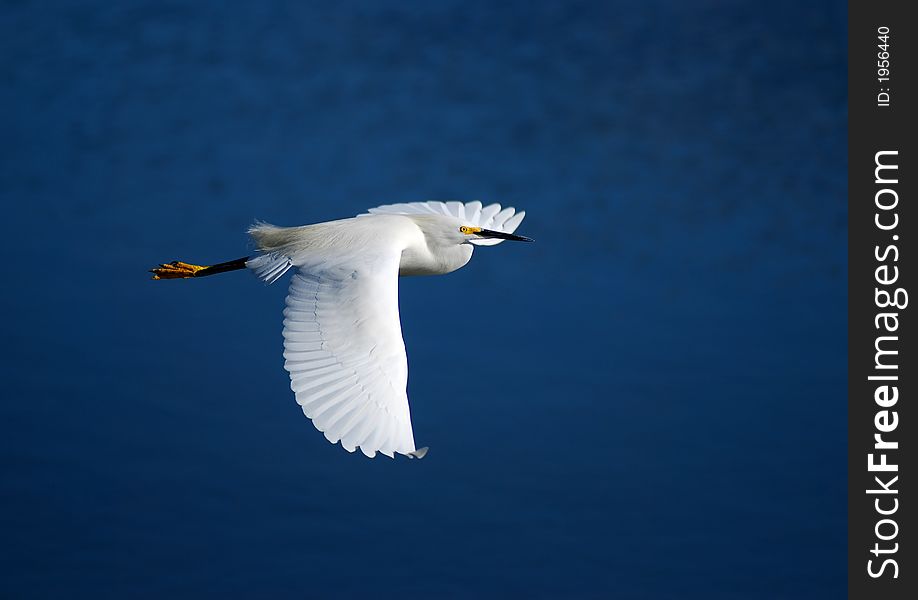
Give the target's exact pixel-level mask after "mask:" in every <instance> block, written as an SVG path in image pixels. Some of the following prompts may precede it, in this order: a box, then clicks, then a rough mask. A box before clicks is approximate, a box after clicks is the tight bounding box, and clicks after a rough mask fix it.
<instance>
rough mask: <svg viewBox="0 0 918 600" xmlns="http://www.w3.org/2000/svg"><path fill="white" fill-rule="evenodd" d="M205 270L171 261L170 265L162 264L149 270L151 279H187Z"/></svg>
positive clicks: (198, 266)
mask: <svg viewBox="0 0 918 600" xmlns="http://www.w3.org/2000/svg"><path fill="white" fill-rule="evenodd" d="M206 268H207V267H202V266H200V265H190V264H188V263H184V262H182V261H179V260H173V261H172V262H171V263H164V264H161V265H159V266H158V267H156V268H155V269H150V273H153V279H188V278H189V277H194V274H195V273H197V272H198V271H200V270H201V269H206Z"/></svg>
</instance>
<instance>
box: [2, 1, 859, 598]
mask: <svg viewBox="0 0 918 600" xmlns="http://www.w3.org/2000/svg"><path fill="white" fill-rule="evenodd" d="M0 31H2V35H0V82H2V85H0V132H2V137H0V142H2V143H0V200H2V207H3V215H4V226H3V233H2V236H0V237H2V239H3V241H2V244H3V260H4V264H3V268H2V277H3V283H2V289H3V293H2V294H0V309H2V314H3V319H2V322H0V331H2V339H3V348H4V350H3V360H2V361H0V374H2V381H3V394H2V395H3V400H2V403H0V466H2V478H0V498H2V511H0V530H2V532H3V536H2V537H3V544H2V547H0V596H4V597H10V598H27V597H45V598H61V597H92V598H106V597H110V598H167V597H187V598H205V597H214V598H217V597H219V598H227V597H234V598H235V597H240V598H288V597H289V598H336V597H338V598H359V597H373V598H396V597H398V598H405V597H417V598H484V597H526V598H581V597H582V598H705V599H710V598H731V599H735V598H807V599H812V598H839V597H843V594H844V589H845V587H844V586H845V583H844V578H845V573H846V567H845V561H846V541H845V540H846V529H845V527H846V523H845V520H846V500H845V496H846V476H845V469H846V465H845V460H846V384H845V376H846V364H845V361H846V349H847V342H846V331H847V330H846V277H847V275H846V268H847V265H846V225H847V208H846V182H845V177H846V166H847V165H846V161H847V159H846V153H847V141H846V116H847V96H846V85H847V79H846V62H845V55H846V51H847V45H846V34H847V21H846V6H845V3H843V2H810V3H800V2H790V1H784V0H773V1H770V2H753V1H749V2H740V1H704V2H682V1H679V0H670V1H645V2H640V3H638V2H621V3H613V2H596V3H590V2H554V3H544V2H536V3H533V2H471V1H456V2H406V3H390V4H382V3H377V2H357V3H350V2H348V3H337V2H335V3H332V2H329V3H305V2H303V3H298V2H291V3H274V2H271V3H268V2H265V3H257V2H253V3H245V4H243V3H227V2H189V3H183V2H155V3H154V2H139V1H134V0H131V1H127V0H125V1H120V2H95V3H82V2H80V3H78V2H67V3H28V2H5V3H4V4H3V7H2V8H0ZM476 198H477V199H481V200H483V201H485V202H486V203H487V202H500V203H502V204H504V205H512V206H516V207H517V208H520V209H525V210H526V211H527V217H526V220H525V221H524V222H523V225H522V226H521V228H520V232H521V233H524V234H525V235H529V236H531V237H534V238H535V239H536V240H537V243H536V244H511V243H505V244H502V245H500V246H498V247H495V248H484V249H479V250H478V251H476V254H475V256H474V258H473V260H472V261H471V263H470V264H469V265H468V266H467V267H466V268H464V269H462V270H461V271H458V272H456V273H454V274H452V275H449V276H447V277H437V278H414V279H407V280H402V282H401V298H400V302H401V311H402V322H403V328H404V337H405V342H406V345H407V348H408V354H409V362H410V366H411V376H410V382H409V396H410V398H411V405H412V416H413V423H414V430H415V434H416V439H417V441H418V444H419V445H429V446H430V447H431V451H430V454H429V456H428V457H427V458H426V459H425V460H423V461H408V460H404V459H402V460H395V461H392V460H389V459H387V458H377V459H375V460H367V459H366V458H364V457H363V456H361V455H359V454H357V455H351V454H348V453H347V452H345V451H343V450H342V449H341V448H340V446H332V445H330V444H328V443H327V442H326V441H325V439H324V437H323V436H322V435H321V434H320V433H318V432H317V431H316V430H315V429H314V428H313V427H312V425H311V424H310V423H309V422H308V421H307V420H306V419H305V418H304V417H303V415H302V413H301V412H300V409H299V407H298V406H297V405H296V404H295V402H294V400H293V396H292V393H291V392H290V390H289V387H288V380H287V375H286V373H285V372H284V370H283V368H282V365H283V359H282V356H281V335H280V330H281V319H282V316H281V310H282V308H283V298H284V295H285V285H284V284H278V285H274V286H271V287H265V286H263V285H261V284H260V283H259V282H258V281H257V280H255V279H254V278H253V277H251V276H249V275H247V274H245V273H236V274H231V275H226V276H221V277H216V278H211V279H207V280H202V281H187V282H151V281H149V280H148V278H147V277H148V274H147V273H145V269H147V268H149V267H151V266H152V265H153V264H154V263H156V262H159V261H164V260H171V259H174V258H181V259H186V260H192V261H201V262H203V263H210V262H215V261H220V260H227V259H232V258H236V257H238V256H243V255H245V254H247V253H248V252H250V250H251V248H250V246H249V245H248V241H247V239H246V237H245V234H244V231H245V229H246V227H247V226H248V225H249V224H250V223H252V222H253V220H255V219H263V220H267V221H270V222H274V223H278V224H283V225H293V224H302V223H310V222H318V221H323V220H329V219H334V218H340V217H345V216H350V215H354V214H357V213H359V212H362V211H364V210H365V209H367V208H369V207H371V206H375V205H378V204H384V203H391V202H402V201H413V200H426V199H464V200H471V199H476Z"/></svg>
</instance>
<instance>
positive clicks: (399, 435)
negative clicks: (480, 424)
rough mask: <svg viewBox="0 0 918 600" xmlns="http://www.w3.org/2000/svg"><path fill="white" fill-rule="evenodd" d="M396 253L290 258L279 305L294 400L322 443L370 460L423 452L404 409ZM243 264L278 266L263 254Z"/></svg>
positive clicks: (404, 369) (404, 371) (277, 260)
mask: <svg viewBox="0 0 918 600" xmlns="http://www.w3.org/2000/svg"><path fill="white" fill-rule="evenodd" d="M399 257H400V253H399V252H398V251H397V250H395V249H393V250H392V251H390V252H386V253H374V255H373V256H372V257H365V258H363V259H355V260H344V261H341V260H337V261H333V262H331V263H329V262H319V264H305V265H301V264H298V263H299V262H300V261H297V260H296V257H294V259H293V261H292V262H293V263H294V266H298V267H299V269H298V271H297V273H296V274H295V275H294V276H293V278H292V279H291V282H290V291H289V294H288V295H287V308H286V309H285V310H284V317H285V318H284V358H285V359H286V362H285V363H284V368H286V369H287V371H288V372H289V373H290V380H291V383H290V387H291V388H292V389H293V391H294V393H295V394H296V401H297V403H298V404H300V406H301V407H302V408H303V412H304V413H305V414H306V416H307V417H309V418H310V419H311V420H312V423H313V425H315V426H316V429H318V430H319V431H322V432H324V433H325V437H326V438H328V441H330V442H332V443H333V444H334V443H337V442H339V441H340V442H341V445H342V446H343V447H344V448H345V449H346V450H347V451H348V452H353V451H354V450H355V449H356V448H358V447H359V448H360V450H361V451H362V452H363V453H364V454H366V455H367V456H369V457H370V458H372V457H374V456H375V455H376V453H377V452H382V453H383V454H385V455H386V456H389V457H392V456H393V455H394V453H396V452H398V453H399V454H405V455H408V456H412V457H413V456H423V451H416V449H415V446H414V434H413V433H412V430H411V416H410V414H409V410H408V394H407V385H408V359H407V357H406V356H405V343H404V341H403V340H402V332H401V325H400V323H399V315H398V263H399ZM259 259H261V260H263V261H264V262H265V264H264V265H261V264H259V263H257V261H258V260H259ZM250 263H254V264H250V266H251V267H252V268H253V269H255V271H256V273H258V272H259V271H260V270H263V271H266V272H265V273H264V275H263V276H267V277H266V278H271V277H272V276H273V275H274V273H273V271H274V270H275V269H276V268H277V267H275V268H270V265H271V264H281V265H283V264H284V263H283V262H281V261H280V258H279V257H277V256H272V255H270V254H266V255H263V256H262V257H258V258H256V259H253V261H250ZM287 264H289V263H287ZM280 268H283V267H280Z"/></svg>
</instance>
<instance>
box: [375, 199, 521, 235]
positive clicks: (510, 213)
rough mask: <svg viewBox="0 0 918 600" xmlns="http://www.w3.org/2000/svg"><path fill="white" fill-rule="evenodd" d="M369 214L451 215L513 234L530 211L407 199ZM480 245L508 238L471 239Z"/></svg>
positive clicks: (475, 204) (494, 205)
mask: <svg viewBox="0 0 918 600" xmlns="http://www.w3.org/2000/svg"><path fill="white" fill-rule="evenodd" d="M368 214H374V215H447V216H450V217H456V218H457V219H460V220H462V221H465V222H466V223H467V224H468V225H471V226H473V227H481V228H483V229H491V230H494V231H502V232H504V233H513V232H514V231H516V228H517V227H519V225H520V223H521V222H522V221H523V217H525V216H526V211H520V212H516V209H514V208H513V207H508V208H505V209H503V210H501V208H500V204H489V205H488V206H484V207H482V205H481V202H479V201H478V200H475V201H474V202H465V203H462V202H437V201H430V202H407V203H402V204H386V205H384V206H377V207H376V208H371V209H370V210H369V211H368ZM470 241H471V243H473V244H475V245H477V246H493V245H495V244H499V243H501V242H503V241H504V240H501V239H498V238H491V239H480V240H470Z"/></svg>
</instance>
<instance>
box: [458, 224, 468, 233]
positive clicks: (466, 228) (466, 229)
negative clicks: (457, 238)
mask: <svg viewBox="0 0 918 600" xmlns="http://www.w3.org/2000/svg"><path fill="white" fill-rule="evenodd" d="M459 232H460V233H471V232H470V231H469V228H468V227H466V226H465V225H463V226H462V227H460V228H459Z"/></svg>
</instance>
